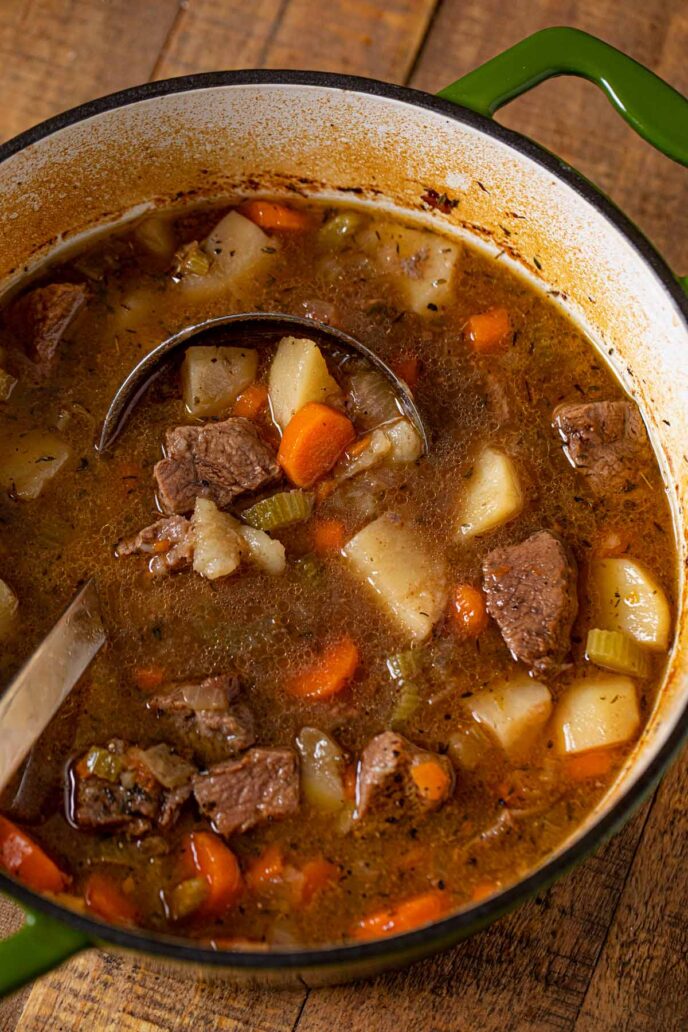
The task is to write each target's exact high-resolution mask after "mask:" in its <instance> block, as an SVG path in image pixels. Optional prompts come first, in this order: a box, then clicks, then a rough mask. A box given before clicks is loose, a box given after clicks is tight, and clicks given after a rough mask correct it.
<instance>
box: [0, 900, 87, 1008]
mask: <svg viewBox="0 0 688 1032" xmlns="http://www.w3.org/2000/svg"><path fill="white" fill-rule="evenodd" d="M89 945H90V943H89V941H88V939H87V938H86V936H85V935H83V934H82V933H81V932H77V931H76V930H75V929H73V928H69V926H68V925H64V924H60V923H59V922H58V921H54V920H53V919H52V918H51V917H47V916H46V915H45V914H39V913H36V912H35V911H33V910H26V911H25V920H24V924H23V925H22V927H21V928H20V929H19V931H18V932H16V933H15V934H14V935H11V936H10V937H9V939H3V940H2V941H0V997H2V996H4V995H6V994H7V993H11V992H13V990H15V989H19V988H20V987H21V986H22V985H25V984H26V983H27V982H30V981H31V980H32V979H33V978H37V977H38V975H42V974H43V973H44V972H45V971H50V969H51V968H54V967H57V965H58V964H61V963H62V961H63V960H66V959H67V957H71V956H72V954H73V953H78V951H79V950H83V949H84V948H85V947H86V946H89Z"/></svg>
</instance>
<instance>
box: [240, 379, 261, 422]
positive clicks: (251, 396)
mask: <svg viewBox="0 0 688 1032" xmlns="http://www.w3.org/2000/svg"><path fill="white" fill-rule="evenodd" d="M267 403H268V389H267V387H266V386H265V384H264V383H252V384H250V385H249V386H248V387H247V388H246V390H245V391H242V393H241V394H240V395H239V397H238V398H237V400H236V401H235V402H234V415H235V416H243V417H244V419H255V418H256V416H258V415H259V414H260V413H261V412H262V411H263V409H264V408H265V406H266V405H267Z"/></svg>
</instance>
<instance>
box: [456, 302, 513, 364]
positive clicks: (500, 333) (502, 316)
mask: <svg viewBox="0 0 688 1032" xmlns="http://www.w3.org/2000/svg"><path fill="white" fill-rule="evenodd" d="M510 333H511V319H510V318H509V313H508V312H507V310H506V308H490V310H489V311H487V312H481V313H480V314H479V315H472V316H471V317H470V319H469V320H468V322H467V323H466V326H465V328H464V334H465V336H466V339H467V340H468V341H469V343H470V344H471V345H472V347H473V350H474V351H477V352H480V353H485V352H490V351H495V350H497V349H498V348H500V347H502V346H503V345H504V344H505V342H506V338H507V337H508V335H509V334H510Z"/></svg>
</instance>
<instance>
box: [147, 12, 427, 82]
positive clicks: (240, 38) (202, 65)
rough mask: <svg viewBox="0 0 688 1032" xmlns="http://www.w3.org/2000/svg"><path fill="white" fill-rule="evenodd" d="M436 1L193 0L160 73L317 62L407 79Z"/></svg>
mask: <svg viewBox="0 0 688 1032" xmlns="http://www.w3.org/2000/svg"><path fill="white" fill-rule="evenodd" d="M434 8H435V0H386V2H385V3H377V2H375V0H327V3H317V2H314V0H286V2H285V0H257V2H256V3H255V4H252V5H251V8H250V13H249V11H248V9H247V5H246V4H245V3H242V2H241V0H230V2H228V3H227V2H223V0H196V2H194V3H190V4H188V5H187V7H186V10H185V11H184V12H183V13H182V14H181V15H180V17H179V18H178V19H177V23H176V25H175V27H174V31H173V32H172V34H171V36H170V39H169V41H168V46H167V47H166V49H165V52H164V54H163V56H162V59H161V61H160V62H159V64H158V66H157V68H156V78H163V77H166V76H168V75H182V74H185V73H187V72H190V71H204V70H207V69H216V68H246V67H256V66H258V67H265V68H315V69H325V70H329V71H336V72H348V73H350V74H353V75H368V76H373V77H375V78H379V79H393V80H395V81H402V82H403V81H404V79H405V78H406V76H407V74H408V71H409V70H410V68H411V66H412V64H413V61H414V59H415V56H416V54H417V51H418V48H419V46H420V43H421V41H422V39H423V36H424V33H425V31H426V28H427V26H428V24H429V21H430V18H431V16H432V13H433V10H434Z"/></svg>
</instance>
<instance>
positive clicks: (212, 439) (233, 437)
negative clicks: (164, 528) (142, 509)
mask: <svg viewBox="0 0 688 1032" xmlns="http://www.w3.org/2000/svg"><path fill="white" fill-rule="evenodd" d="M165 451H166V455H167V458H164V459H161V460H160V462H158V463H157V464H156V466H155V469H154V470H153V473H154V475H155V479H156V482H157V486H158V498H159V500H160V505H161V506H162V508H163V510H164V511H165V512H167V513H173V512H179V513H185V512H190V510H191V509H193V507H194V503H195V501H196V498H199V497H200V498H210V499H211V501H213V502H215V504H216V505H217V506H218V508H220V509H224V508H226V507H227V506H228V505H229V504H230V503H231V502H232V501H233V500H234V499H235V498H236V497H237V496H238V495H241V494H244V493H245V492H246V491H257V490H258V489H259V488H261V487H265V486H266V485H267V484H271V483H273V482H274V481H275V480H278V479H279V477H280V468H279V466H278V465H277V462H276V460H275V455H274V453H273V451H272V449H271V448H269V447H268V445H267V444H266V443H265V442H264V441H263V440H262V439H261V438H260V436H259V434H258V431H257V429H256V427H255V425H254V424H253V423H252V422H251V420H250V419H242V418H233V419H225V420H224V422H222V423H206V424H205V425H204V426H178V427H176V428H175V429H173V430H168V431H167V434H166V435H165Z"/></svg>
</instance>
